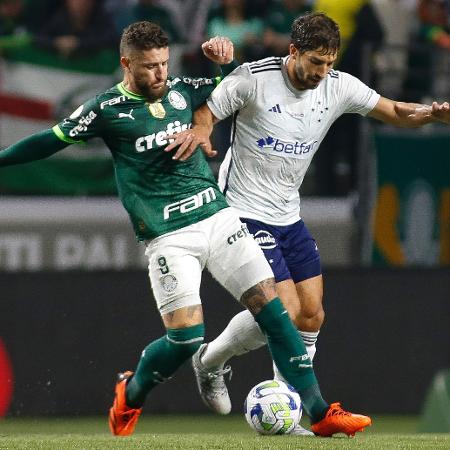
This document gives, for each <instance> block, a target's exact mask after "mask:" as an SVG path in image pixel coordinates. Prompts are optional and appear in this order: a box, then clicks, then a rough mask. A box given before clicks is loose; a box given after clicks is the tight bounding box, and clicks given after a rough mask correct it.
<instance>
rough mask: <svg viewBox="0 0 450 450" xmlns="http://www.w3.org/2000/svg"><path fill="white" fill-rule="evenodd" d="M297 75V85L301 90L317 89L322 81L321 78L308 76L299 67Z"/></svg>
mask: <svg viewBox="0 0 450 450" xmlns="http://www.w3.org/2000/svg"><path fill="white" fill-rule="evenodd" d="M295 75H296V76H297V83H298V86H299V89H300V90H306V89H316V87H317V86H319V84H320V82H321V81H322V79H321V78H319V79H317V78H314V77H312V76H307V75H306V74H305V71H304V70H303V69H302V68H301V67H298V66H296V67H295Z"/></svg>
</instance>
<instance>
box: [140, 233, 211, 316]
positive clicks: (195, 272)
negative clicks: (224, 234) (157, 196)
mask: <svg viewBox="0 0 450 450" xmlns="http://www.w3.org/2000/svg"><path fill="white" fill-rule="evenodd" d="M196 238H197V239H196ZM196 240H197V241H198V242H202V241H204V239H200V236H195V233H194V234H192V233H184V234H183V235H181V234H180V233H176V234H175V235H168V236H163V237H161V238H157V239H155V240H153V241H151V242H150V243H148V244H147V248H146V251H145V254H146V256H147V258H148V261H149V265H148V269H149V277H150V283H151V286H152V291H153V295H154V297H155V300H156V305H157V307H158V310H159V312H160V314H161V316H162V317H165V318H166V320H165V322H166V321H168V320H169V319H170V317H172V321H171V322H172V325H173V324H174V323H175V322H176V323H177V324H179V323H181V322H183V321H185V322H187V323H188V325H189V324H191V325H196V324H197V323H201V322H202V320H203V319H202V313H201V308H198V306H199V305H201V300H200V282H201V274H202V269H203V267H202V251H203V249H202V248H201V247H199V246H198V244H196ZM200 319H201V320H200Z"/></svg>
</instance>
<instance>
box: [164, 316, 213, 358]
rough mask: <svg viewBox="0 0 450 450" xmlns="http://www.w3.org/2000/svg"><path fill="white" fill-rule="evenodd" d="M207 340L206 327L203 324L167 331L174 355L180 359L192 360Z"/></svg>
mask: <svg viewBox="0 0 450 450" xmlns="http://www.w3.org/2000/svg"><path fill="white" fill-rule="evenodd" d="M204 338H205V326H204V325H203V324H202V323H201V324H198V325H194V326H191V327H186V328H176V329H173V328H171V329H168V330H167V342H168V343H169V345H170V346H171V350H172V352H173V353H174V355H177V357H178V358H180V359H188V358H190V357H191V356H192V355H193V354H194V353H195V352H196V351H197V350H198V349H199V348H200V345H202V343H203V340H204Z"/></svg>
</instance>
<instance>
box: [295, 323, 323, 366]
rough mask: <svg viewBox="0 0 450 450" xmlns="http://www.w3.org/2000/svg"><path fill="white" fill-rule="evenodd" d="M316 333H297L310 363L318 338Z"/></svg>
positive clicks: (317, 332)
mask: <svg viewBox="0 0 450 450" xmlns="http://www.w3.org/2000/svg"><path fill="white" fill-rule="evenodd" d="M319 332H320V330H318V331H301V330H300V331H299V333H300V336H301V337H302V339H303V342H304V344H305V347H306V351H307V352H308V356H309V358H310V359H311V361H312V360H313V359H314V355H315V354H316V342H317V337H318V336H319Z"/></svg>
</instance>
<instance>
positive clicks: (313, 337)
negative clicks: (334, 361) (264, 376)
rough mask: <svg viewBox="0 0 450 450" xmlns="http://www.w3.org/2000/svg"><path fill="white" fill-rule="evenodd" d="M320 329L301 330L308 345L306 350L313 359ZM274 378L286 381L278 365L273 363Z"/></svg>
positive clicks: (304, 341) (300, 332)
mask: <svg viewBox="0 0 450 450" xmlns="http://www.w3.org/2000/svg"><path fill="white" fill-rule="evenodd" d="M319 332H320V330H319V331H301V330H299V334H300V336H301V337H302V339H303V343H304V344H305V347H306V352H307V353H308V356H309V358H310V359H311V361H312V360H313V359H314V355H315V354H316V342H317V337H318V336H319ZM273 378H274V380H280V381H284V382H285V383H286V380H285V379H284V377H283V375H281V372H280V371H279V370H278V367H277V366H276V365H275V363H273Z"/></svg>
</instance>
